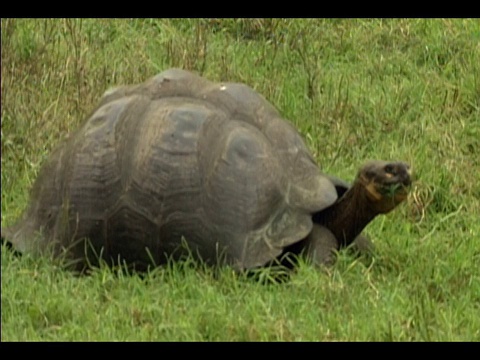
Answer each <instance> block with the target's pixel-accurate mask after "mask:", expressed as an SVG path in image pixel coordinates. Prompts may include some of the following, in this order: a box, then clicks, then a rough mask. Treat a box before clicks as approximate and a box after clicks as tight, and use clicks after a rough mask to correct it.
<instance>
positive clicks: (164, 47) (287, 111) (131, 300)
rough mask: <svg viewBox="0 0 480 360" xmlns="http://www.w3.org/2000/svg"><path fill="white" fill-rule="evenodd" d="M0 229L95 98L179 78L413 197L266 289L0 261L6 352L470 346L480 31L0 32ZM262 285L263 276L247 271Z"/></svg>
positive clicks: (286, 23) (344, 26)
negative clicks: (235, 344)
mask: <svg viewBox="0 0 480 360" xmlns="http://www.w3.org/2000/svg"><path fill="white" fill-rule="evenodd" d="M1 29H2V30H1V31H2V38H1V41H2V74H1V75H2V76H1V93H2V94H1V96H2V98H1V100H2V110H1V111H2V128H1V147H2V148H1V150H2V158H1V161H2V173H1V176H2V225H5V224H11V223H12V222H13V221H14V220H15V218H17V217H18V216H19V215H20V214H21V211H22V210H23V209H24V208H25V206H26V204H27V201H28V190H29V189H30V188H31V185H32V182H33V181H34V179H35V176H36V174H37V172H38V170H39V168H40V166H41V164H42V163H43V161H44V160H45V159H46V157H47V156H48V154H49V153H50V151H51V150H52V148H53V147H54V146H55V145H56V144H58V143H59V142H60V141H61V140H62V139H64V138H65V137H66V136H67V135H68V133H70V132H71V131H72V130H74V129H75V128H77V126H78V125H79V123H80V122H81V121H82V120H83V119H84V118H85V116H86V115H87V114H88V113H89V111H90V110H91V109H92V108H93V106H94V105H95V103H96V101H97V100H98V98H99V97H100V95H101V94H102V93H103V92H104V91H105V90H106V89H107V88H109V87H112V86H115V85H119V84H127V83H135V82H140V81H143V80H145V79H146V78H148V77H150V76H152V75H154V74H156V73H158V72H160V71H162V70H164V69H166V68H168V67H173V66H175V67H181V68H185V69H191V70H195V71H198V72H199V73H202V74H204V75H205V76H208V77H210V78H211V79H214V80H229V81H240V82H244V83H247V84H249V85H250V86H252V87H253V88H255V89H256V90H258V91H259V92H261V93H262V94H264V95H265V96H266V97H267V98H268V99H269V100H270V101H271V102H272V103H273V104H274V105H275V106H276V107H277V108H279V109H280V110H281V112H282V113H283V114H284V115H285V117H286V118H287V119H289V120H290V121H292V123H294V124H295V126H296V127H297V128H298V129H299V131H300V132H301V133H302V134H303V135H304V138H305V139H306V141H307V143H308V146H309V147H310V148H311V149H312V152H313V153H314V155H315V157H316V158H317V159H318V162H319V163H320V164H321V166H322V168H323V169H324V170H325V171H326V172H329V173H332V174H335V175H337V176H340V177H343V178H345V179H347V180H351V179H352V178H353V176H354V175H355V172H356V169H357V168H358V167H359V165H360V164H361V163H363V162H364V161H365V160H366V159H375V158H381V159H402V160H405V161H408V162H410V163H411V164H413V166H414V168H415V172H416V175H417V181H416V182H415V185H414V188H413V191H412V195H411V196H410V198H409V200H408V201H407V203H406V204H404V205H402V206H401V207H400V209H398V210H396V211H395V212H393V213H392V214H389V215H387V216H384V217H380V218H378V219H376V220H375V221H374V222H373V223H372V224H371V225H370V226H369V227H368V228H367V233H368V234H369V235H370V236H371V237H372V239H373V241H374V242H375V244H376V245H377V254H376V255H375V257H374V259H373V261H372V262H366V261H362V260H356V259H354V258H352V257H350V256H349V255H348V254H344V253H342V254H340V256H339V261H338V262H337V264H336V265H335V266H333V267H332V268H331V269H329V270H328V271H323V272H322V271H317V270H315V269H313V268H311V267H309V266H307V265H305V264H301V266H300V267H299V270H298V271H297V272H296V273H295V274H293V275H292V278H291V280H290V281H289V282H288V283H286V284H281V285H278V284H277V285H262V284H261V283H259V282H255V281H252V280H251V279H246V278H243V277H242V276H235V275H234V274H232V273H231V271H230V270H229V269H222V270H220V271H219V272H218V273H214V272H213V271H212V269H204V268H198V267H197V268H196V267H190V266H188V264H183V265H178V264H177V265H172V266H171V267H168V268H163V269H157V270H155V271H153V272H151V273H149V274H147V275H146V276H145V277H143V278H141V277H139V276H126V275H124V274H123V273H118V272H115V271H112V270H109V269H106V268H101V269H99V270H98V271H95V272H94V273H93V274H92V276H88V277H75V276H74V275H73V274H71V273H69V272H65V271H62V270H61V269H60V268H59V267H58V266H57V265H56V264H55V262H52V261H49V260H48V259H31V258H29V257H23V258H15V257H13V256H12V254H10V253H9V252H7V251H5V249H2V255H1V256H2V265H1V266H2V294H1V301H2V304H1V305H2V306H1V315H2V320H1V321H2V323H1V330H2V331H1V334H2V335H1V338H2V341H11V340H160V341H164V340H166V341H170V340H173V341H175V340H233V341H235V340H247V341H248V340H260V341H262V340H314V341H317V340H340V341H352V340H353V341H357V340H377V341H382V340H433V341H441V340H443V341H450V340H451V341H455V340H467V341H469V340H474V341H479V340H480V317H479V316H478V314H479V313H480V266H479V264H480V223H479V221H478V219H479V215H480V181H479V173H480V160H479V159H480V156H479V154H480V45H479V44H480V22H479V21H478V20H469V19H456V20H421V19H408V20H401V19H395V20H341V19H340V20H320V19H318V20H306V19H302V20H281V19H273V20H255V19H252V20H233V19H226V20H213V19H208V20H186V19H181V20H175V19H169V20H148V19H139V20H108V19H107V20H101V19H95V20H87V19H84V20H62V19H55V20H17V19H15V20H12V19H2V20H1ZM263 275H264V276H268V272H266V273H264V274H263Z"/></svg>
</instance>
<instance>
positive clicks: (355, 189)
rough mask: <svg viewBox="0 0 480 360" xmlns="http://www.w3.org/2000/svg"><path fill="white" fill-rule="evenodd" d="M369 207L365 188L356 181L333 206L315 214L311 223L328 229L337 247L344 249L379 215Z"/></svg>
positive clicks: (372, 207)
mask: <svg viewBox="0 0 480 360" xmlns="http://www.w3.org/2000/svg"><path fill="white" fill-rule="evenodd" d="M369 205H370V201H369V200H368V198H367V195H366V191H365V187H364V186H363V185H361V184H360V182H359V181H356V182H355V183H354V184H353V186H352V187H351V188H350V189H349V190H348V191H347V192H346V193H345V194H344V195H343V196H342V197H341V198H340V199H339V200H338V201H337V202H336V203H335V204H333V205H332V206H330V207H329V208H327V209H325V210H323V211H321V212H319V213H317V214H315V215H314V216H313V222H314V223H316V224H320V225H323V226H325V227H326V228H328V229H329V230H330V231H331V232H332V233H333V234H334V235H335V237H336V238H337V241H338V244H339V247H345V246H348V245H350V244H351V243H352V242H353V240H355V238H356V237H357V236H358V235H359V234H360V233H361V232H362V230H363V229H364V228H365V226H367V225H368V223H369V222H370V221H372V220H373V219H374V218H375V216H377V215H378V214H379V212H378V211H377V210H375V209H374V208H375V207H374V206H369Z"/></svg>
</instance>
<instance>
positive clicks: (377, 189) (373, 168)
mask: <svg viewBox="0 0 480 360" xmlns="http://www.w3.org/2000/svg"><path fill="white" fill-rule="evenodd" d="M357 181H358V182H359V184H360V185H362V186H363V187H364V189H365V194H366V198H367V199H368V201H370V202H371V206H372V209H374V210H376V211H377V212H378V213H380V214H385V213H388V212H390V211H391V210H393V209H394V208H395V207H396V206H397V205H398V204H400V203H401V202H402V201H404V200H405V199H406V198H407V195H408V192H409V188H410V185H411V183H412V175H411V170H410V166H409V165H408V164H406V163H404V162H387V161H379V160H375V161H370V162H368V163H366V164H365V165H364V166H363V167H362V168H361V169H360V171H359V172H358V176H357Z"/></svg>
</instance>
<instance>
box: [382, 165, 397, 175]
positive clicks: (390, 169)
mask: <svg viewBox="0 0 480 360" xmlns="http://www.w3.org/2000/svg"><path fill="white" fill-rule="evenodd" d="M383 170H384V171H385V172H386V173H387V174H391V175H395V173H396V171H395V168H394V166H393V165H391V164H388V165H385V167H384V168H383Z"/></svg>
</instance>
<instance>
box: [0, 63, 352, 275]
mask: <svg viewBox="0 0 480 360" xmlns="http://www.w3.org/2000/svg"><path fill="white" fill-rule="evenodd" d="M335 185H337V186H340V187H341V186H343V183H341V181H337V180H332V178H331V177H328V176H326V175H324V174H322V173H321V172H320V170H319V168H318V166H317V165H316V163H315V161H314V159H313V157H312V155H311V154H310V152H309V150H308V149H307V147H306V146H305V143H304V141H303V140H302V138H301V137H300V135H299V134H298V132H297V131H296V130H295V129H294V128H293V127H292V125H290V124H289V123H288V122H287V121H285V120H284V119H282V117H281V116H280V114H279V113H278V112H277V110H276V109H275V108H274V107H273V106H272V105H271V104H269V103H268V102H267V101H266V100H265V99H264V98H263V97H262V96H261V95H259V94H258V93H256V92H255V91H254V90H252V89H251V88H250V87H248V86H246V85H242V84H236V83H214V82H210V81H208V80H206V79H204V78H202V77H199V76H197V75H194V74H192V73H190V72H187V71H183V70H178V69H170V70H167V71H164V72H162V73H161V74H159V75H157V76H155V77H153V78H151V79H149V80H148V81H146V82H145V83H143V84H140V85H136V86H128V87H120V88H117V89H114V90H110V91H108V92H106V93H105V95H104V96H103V98H102V100H101V102H100V105H99V106H98V107H97V109H96V110H95V111H94V112H93V115H91V116H90V118H89V119H88V120H87V121H86V122H85V123H84V124H83V126H82V127H81V128H80V129H79V130H78V132H76V133H75V134H74V135H73V136H72V137H71V138H70V139H69V140H68V141H67V142H66V143H65V144H63V145H62V146H60V147H59V148H58V149H57V150H56V151H54V152H53V153H52V156H51V158H50V159H49V161H48V162H47V163H46V165H45V166H44V167H43V168H42V171H41V173H40V175H39V178H38V179H37V181H36V183H35V185H34V189H33V192H32V199H31V203H30V207H29V209H28V210H27V212H26V214H25V216H24V218H23V220H21V221H20V222H19V223H18V224H17V225H15V226H14V227H12V228H11V229H7V230H6V234H7V236H9V237H10V239H11V242H12V243H13V245H14V247H15V248H16V249H17V250H20V251H34V250H38V249H43V248H45V247H47V246H48V245H49V244H52V243H55V244H57V245H60V246H57V247H56V251H57V252H58V251H60V250H61V249H68V253H69V254H70V255H71V256H73V257H74V258H75V259H80V261H81V263H83V260H84V257H85V249H86V248H87V249H89V250H94V252H95V253H96V254H97V255H98V254H102V256H103V257H104V258H113V259H114V260H116V259H118V258H119V257H121V258H123V259H124V260H125V261H126V262H127V263H135V264H147V263H151V260H153V261H154V262H155V264H157V265H158V264H161V263H165V261H166V259H167V256H170V257H173V258H174V259H177V258H179V257H181V256H183V255H185V254H186V252H187V251H189V252H191V253H192V254H194V255H198V256H200V257H201V258H203V259H204V260H205V261H207V262H209V263H216V262H217V261H219V258H220V259H223V260H225V261H226V263H228V264H230V265H232V266H234V267H235V268H238V269H242V268H252V267H256V266H261V265H264V264H265V263H267V262H269V261H271V260H273V259H274V258H275V257H277V256H279V255H280V254H281V253H282V251H283V249H284V247H286V246H287V245H290V244H293V243H295V242H297V241H299V240H301V239H303V238H305V237H306V236H307V235H308V234H309V233H310V231H311V229H312V220H311V214H312V213H314V212H316V211H320V210H322V209H324V208H325V207H328V206H330V205H331V204H332V203H334V202H335V201H336V199H337V192H336V190H335ZM39 232H40V233H42V236H41V237H37V239H36V241H33V240H32V239H33V238H35V234H37V233H39ZM2 236H3V234H2ZM85 238H88V239H89V240H90V241H91V247H88V246H87V247H86V246H85V243H84V242H83V241H81V240H82V239H85ZM182 239H183V240H182ZM185 244H187V245H188V246H187V247H188V249H187V248H186V247H185V246H184V245H185ZM147 249H148V250H147Z"/></svg>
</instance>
